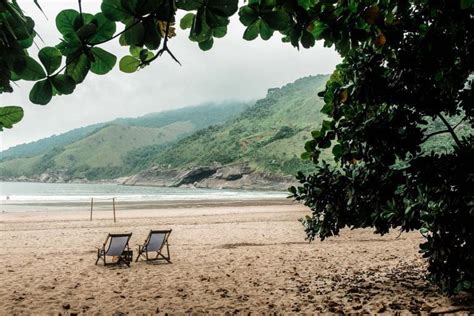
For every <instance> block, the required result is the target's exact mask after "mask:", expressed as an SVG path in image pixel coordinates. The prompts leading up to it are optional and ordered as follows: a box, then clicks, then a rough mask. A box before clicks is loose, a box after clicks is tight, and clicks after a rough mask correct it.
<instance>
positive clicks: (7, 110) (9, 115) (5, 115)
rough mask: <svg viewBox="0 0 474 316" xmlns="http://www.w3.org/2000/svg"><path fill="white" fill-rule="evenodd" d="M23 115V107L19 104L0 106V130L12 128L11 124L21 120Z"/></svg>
mask: <svg viewBox="0 0 474 316" xmlns="http://www.w3.org/2000/svg"><path fill="white" fill-rule="evenodd" d="M23 115H24V112H23V109H22V108H21V107H19V106H2V107H0V131H3V129H4V128H12V127H13V124H16V123H18V122H20V121H21V119H22V118H23Z"/></svg>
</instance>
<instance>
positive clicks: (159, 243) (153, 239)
mask: <svg viewBox="0 0 474 316" xmlns="http://www.w3.org/2000/svg"><path fill="white" fill-rule="evenodd" d="M170 234H171V229H169V230H150V233H149V234H148V237H147V238H146V240H145V242H144V243H143V245H139V246H138V256H137V259H136V260H135V262H137V261H138V259H139V258H140V257H141V256H143V257H144V258H145V259H146V261H154V260H165V261H167V262H168V263H171V260H170V248H169V244H168V238H169V236H170ZM165 246H166V255H164V254H163V249H164V248H165ZM149 252H156V256H154V257H152V258H150V256H149V255H148V253H149Z"/></svg>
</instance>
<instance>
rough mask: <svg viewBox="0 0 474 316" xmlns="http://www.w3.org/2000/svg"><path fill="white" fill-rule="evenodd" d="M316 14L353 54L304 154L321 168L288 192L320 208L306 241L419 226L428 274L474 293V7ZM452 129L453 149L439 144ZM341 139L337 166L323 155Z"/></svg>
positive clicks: (398, 6)
mask: <svg viewBox="0 0 474 316" xmlns="http://www.w3.org/2000/svg"><path fill="white" fill-rule="evenodd" d="M319 3H321V2H319ZM351 3H352V4H351ZM313 9H314V11H312V12H313V14H315V16H316V17H317V20H318V21H317V23H318V25H320V24H321V23H323V24H324V25H326V27H325V28H324V31H322V33H321V35H320V36H321V37H322V38H323V39H324V40H325V41H326V43H333V44H334V45H335V47H336V49H337V50H338V51H339V52H340V54H341V55H342V56H343V58H344V59H343V62H342V63H341V64H340V65H338V66H337V69H336V71H335V72H334V73H333V75H332V76H331V79H330V80H329V81H328V82H327V84H326V90H325V92H323V93H322V94H321V96H323V97H324V101H325V105H324V107H323V110H322V111H323V113H326V114H327V115H329V116H330V117H331V120H327V121H325V122H323V124H322V128H321V129H320V130H317V131H314V132H313V133H312V139H311V140H310V141H309V142H307V143H306V146H305V149H306V152H305V153H304V154H303V158H306V159H311V160H312V161H313V162H315V163H316V164H317V165H318V169H317V171H316V172H314V173H312V174H306V175H305V174H303V173H300V174H299V176H298V179H299V181H300V183H301V186H299V187H297V188H296V187H292V188H290V192H291V196H292V197H294V198H296V199H297V200H299V201H302V202H303V203H304V204H305V205H307V206H309V207H310V208H311V210H312V215H311V216H308V217H307V218H305V219H303V220H302V222H303V224H304V226H305V229H306V233H307V235H308V238H309V239H313V238H315V237H316V236H318V237H319V238H321V239H325V238H327V237H330V236H333V235H337V234H338V233H339V230H340V229H341V228H344V227H350V228H360V227H373V228H374V229H375V232H376V233H380V234H385V233H387V232H388V231H389V230H390V229H391V228H396V227H400V229H401V230H402V231H410V230H419V231H420V232H421V233H422V234H423V235H424V236H425V237H426V242H424V243H423V244H422V245H421V252H422V253H423V256H424V257H425V258H427V260H428V263H429V266H428V270H429V272H430V274H429V277H430V279H431V280H432V281H433V282H435V283H436V284H438V285H439V286H440V287H441V288H442V289H443V290H445V291H448V292H450V293H452V292H458V291H461V290H469V289H472V285H473V282H474V239H473V233H472V223H474V208H473V207H474V203H473V194H472V188H473V187H474V186H473V175H474V169H473V164H472V161H473V158H474V156H473V154H474V153H473V143H474V137H473V124H474V119H473V108H472V104H473V101H474V100H473V93H472V82H473V76H472V74H473V71H474V69H473V68H474V64H473V62H472V61H473V60H474V56H473V48H474V47H473V42H474V41H473V38H472V34H470V32H467V30H471V29H473V27H474V19H473V18H472V16H473V15H472V14H473V8H472V2H469V1H467V2H466V1H463V2H461V4H460V2H458V1H437V2H423V1H403V2H400V1H377V2H375V1H368V2H364V3H362V2H350V1H349V5H344V4H343V3H342V2H338V3H334V4H332V5H331V8H330V12H331V14H332V16H333V17H335V19H333V18H327V16H326V15H325V14H324V13H327V11H325V10H324V9H323V8H322V7H318V5H316V6H315V7H314V8H313ZM428 121H432V122H433V123H432V125H434V126H435V128H434V130H433V128H432V127H429V126H428ZM458 122H459V123H458ZM461 132H462V133H461ZM446 135H449V138H450V140H451V141H450V142H449V143H446V142H445V140H446V138H445V140H444V145H445V146H443V147H444V149H441V150H439V149H438V150H437V151H436V149H437V148H436V147H434V146H433V144H431V145H429V143H428V142H430V141H433V140H434V139H435V138H438V137H445V136H446ZM461 135H464V136H461ZM439 139H440V138H438V140H439ZM446 145H447V146H446ZM331 146H333V147H332V152H333V154H334V158H335V160H336V162H337V164H336V165H331V164H328V163H326V162H324V161H323V160H322V159H321V157H320V154H321V153H322V151H323V150H325V149H327V148H330V147H331ZM446 148H449V149H448V150H446Z"/></svg>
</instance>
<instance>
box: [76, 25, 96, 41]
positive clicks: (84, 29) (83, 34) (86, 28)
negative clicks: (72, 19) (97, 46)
mask: <svg viewBox="0 0 474 316" xmlns="http://www.w3.org/2000/svg"><path fill="white" fill-rule="evenodd" d="M96 32H97V25H95V24H94V23H87V24H85V25H83V26H81V27H80V28H79V29H78V30H77V32H76V34H77V37H79V38H80V39H81V40H85V39H88V38H89V37H91V36H92V35H94V34H95V33H96Z"/></svg>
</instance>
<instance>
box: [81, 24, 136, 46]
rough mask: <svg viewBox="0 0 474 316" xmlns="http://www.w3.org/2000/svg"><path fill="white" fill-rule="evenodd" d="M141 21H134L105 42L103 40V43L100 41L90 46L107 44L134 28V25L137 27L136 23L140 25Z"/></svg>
mask: <svg viewBox="0 0 474 316" xmlns="http://www.w3.org/2000/svg"><path fill="white" fill-rule="evenodd" d="M140 22H141V20H136V21H135V22H133V23H132V24H130V25H129V26H127V27H126V28H125V29H124V30H123V31H121V32H118V33H117V34H115V35H114V36H112V37H111V38H108V39H106V40H103V41H100V42H97V43H93V44H90V45H91V46H96V45H100V44H104V43H107V42H109V41H111V40H113V39H114V38H117V37H118V36H120V35H122V34H123V33H125V32H127V31H128V30H130V29H131V28H132V27H134V26H135V25H137V24H138V23H140Z"/></svg>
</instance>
